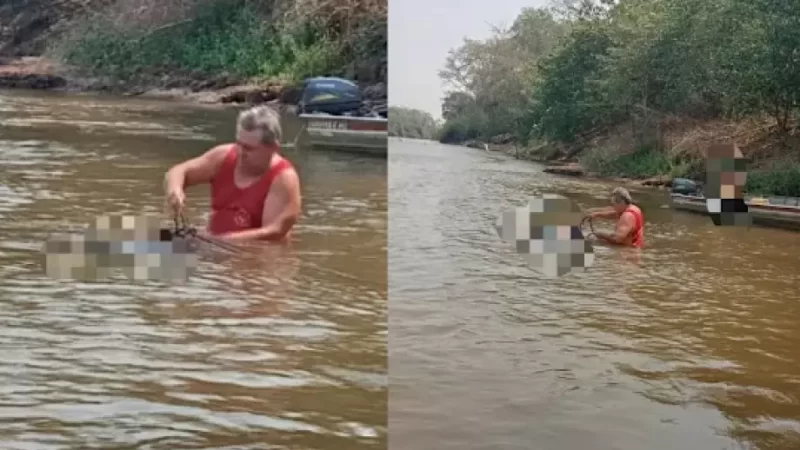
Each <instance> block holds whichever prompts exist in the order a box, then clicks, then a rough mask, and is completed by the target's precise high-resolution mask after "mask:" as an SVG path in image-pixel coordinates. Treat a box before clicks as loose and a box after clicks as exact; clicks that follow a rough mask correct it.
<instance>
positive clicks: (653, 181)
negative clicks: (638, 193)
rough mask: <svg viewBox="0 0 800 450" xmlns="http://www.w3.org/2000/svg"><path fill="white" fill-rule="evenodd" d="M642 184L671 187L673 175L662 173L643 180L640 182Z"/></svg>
mask: <svg viewBox="0 0 800 450" xmlns="http://www.w3.org/2000/svg"><path fill="white" fill-rule="evenodd" d="M640 183H641V184H642V186H663V187H670V186H672V177H670V176H668V175H661V176H658V177H653V178H648V179H646V180H642V181H641V182H640Z"/></svg>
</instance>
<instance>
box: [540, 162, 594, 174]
mask: <svg viewBox="0 0 800 450" xmlns="http://www.w3.org/2000/svg"><path fill="white" fill-rule="evenodd" d="M544 172H545V173H554V174H556V175H567V176H571V177H585V176H586V169H584V168H583V167H581V165H580V164H578V163H567V164H558V165H552V166H548V167H545V169H544Z"/></svg>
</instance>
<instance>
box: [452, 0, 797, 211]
mask: <svg viewBox="0 0 800 450" xmlns="http://www.w3.org/2000/svg"><path fill="white" fill-rule="evenodd" d="M797 48H800V2H784V1H780V0H708V1H702V2H699V1H696V0H617V1H613V0H599V1H591V0H584V1H582V0H562V2H561V3H560V4H554V5H553V6H551V7H548V8H542V9H534V8H528V9H525V10H523V11H522V12H521V14H520V15H519V16H518V17H517V19H516V21H515V22H514V23H513V24H512V25H511V26H510V27H508V28H506V29H497V30H495V33H494V34H493V36H491V37H490V38H489V39H486V40H482V41H476V40H465V42H464V44H463V45H462V46H461V47H459V48H457V49H454V50H452V51H451V52H450V55H449V56H448V59H447V61H446V64H445V67H444V69H443V70H442V71H441V72H440V76H441V78H442V79H443V80H444V81H445V82H446V83H447V84H448V85H449V87H450V89H449V92H448V94H447V95H446V97H445V98H444V100H443V104H442V115H443V117H444V119H445V122H444V124H443V126H442V130H441V141H442V142H446V143H462V142H465V141H468V140H472V139H480V140H483V141H491V140H492V139H493V138H494V137H496V136H500V135H510V136H513V139H514V140H515V142H516V143H517V144H518V145H520V146H522V147H524V148H525V149H526V150H525V151H524V152H523V153H524V154H526V155H527V157H530V158H538V159H577V160H579V161H580V163H581V164H582V165H583V166H584V167H586V168H587V169H588V170H590V171H592V172H595V173H599V174H601V175H608V176H625V177H636V178H643V177H650V176H656V175H672V176H689V177H693V178H702V173H703V167H704V163H703V158H704V153H703V152H704V151H705V148H706V146H707V145H708V143H710V142H713V141H715V140H734V141H736V142H737V143H738V144H739V145H740V147H741V148H742V149H743V152H744V154H745V156H746V157H747V158H748V159H749V160H750V162H751V164H750V169H751V170H750V172H751V176H750V177H749V178H748V190H749V191H751V192H755V191H762V192H764V193H774V194H782V195H795V196H800V165H798V163H799V162H800V161H798V160H800V151H799V150H798V148H800V143H798V140H797V139H796V138H795V136H794V133H795V130H796V120H795V116H796V113H797V109H798V107H800V59H798V58H797ZM709 125H713V127H709ZM709 128H712V129H711V130H709ZM776 160H779V161H781V165H780V167H781V169H780V170H774V169H773V168H772V167H770V166H769V165H768V164H767V162H770V161H776Z"/></svg>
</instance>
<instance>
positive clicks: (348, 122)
mask: <svg viewBox="0 0 800 450" xmlns="http://www.w3.org/2000/svg"><path fill="white" fill-rule="evenodd" d="M300 119H301V120H303V121H304V122H305V130H306V134H307V139H308V141H307V144H308V145H309V146H310V147H312V148H314V149H326V150H338V151H346V152H353V153H361V154H365V155H372V156H383V157H385V156H386V155H387V153H388V147H389V144H388V139H389V132H388V120H386V119H385V118H382V117H345V116H330V115H317V114H301V115H300Z"/></svg>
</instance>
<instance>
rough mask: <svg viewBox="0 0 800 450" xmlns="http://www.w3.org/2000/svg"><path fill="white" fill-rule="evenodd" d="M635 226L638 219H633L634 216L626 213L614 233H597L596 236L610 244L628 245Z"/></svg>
mask: <svg viewBox="0 0 800 450" xmlns="http://www.w3.org/2000/svg"><path fill="white" fill-rule="evenodd" d="M635 226H636V218H635V217H633V214H632V213H624V214H623V215H622V217H620V218H619V222H617V228H616V230H614V233H595V234H594V235H595V236H597V237H598V238H599V239H602V240H604V241H606V242H608V243H610V244H616V245H627V244H628V241H629V239H630V235H631V232H632V231H633V228H634V227H635Z"/></svg>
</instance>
